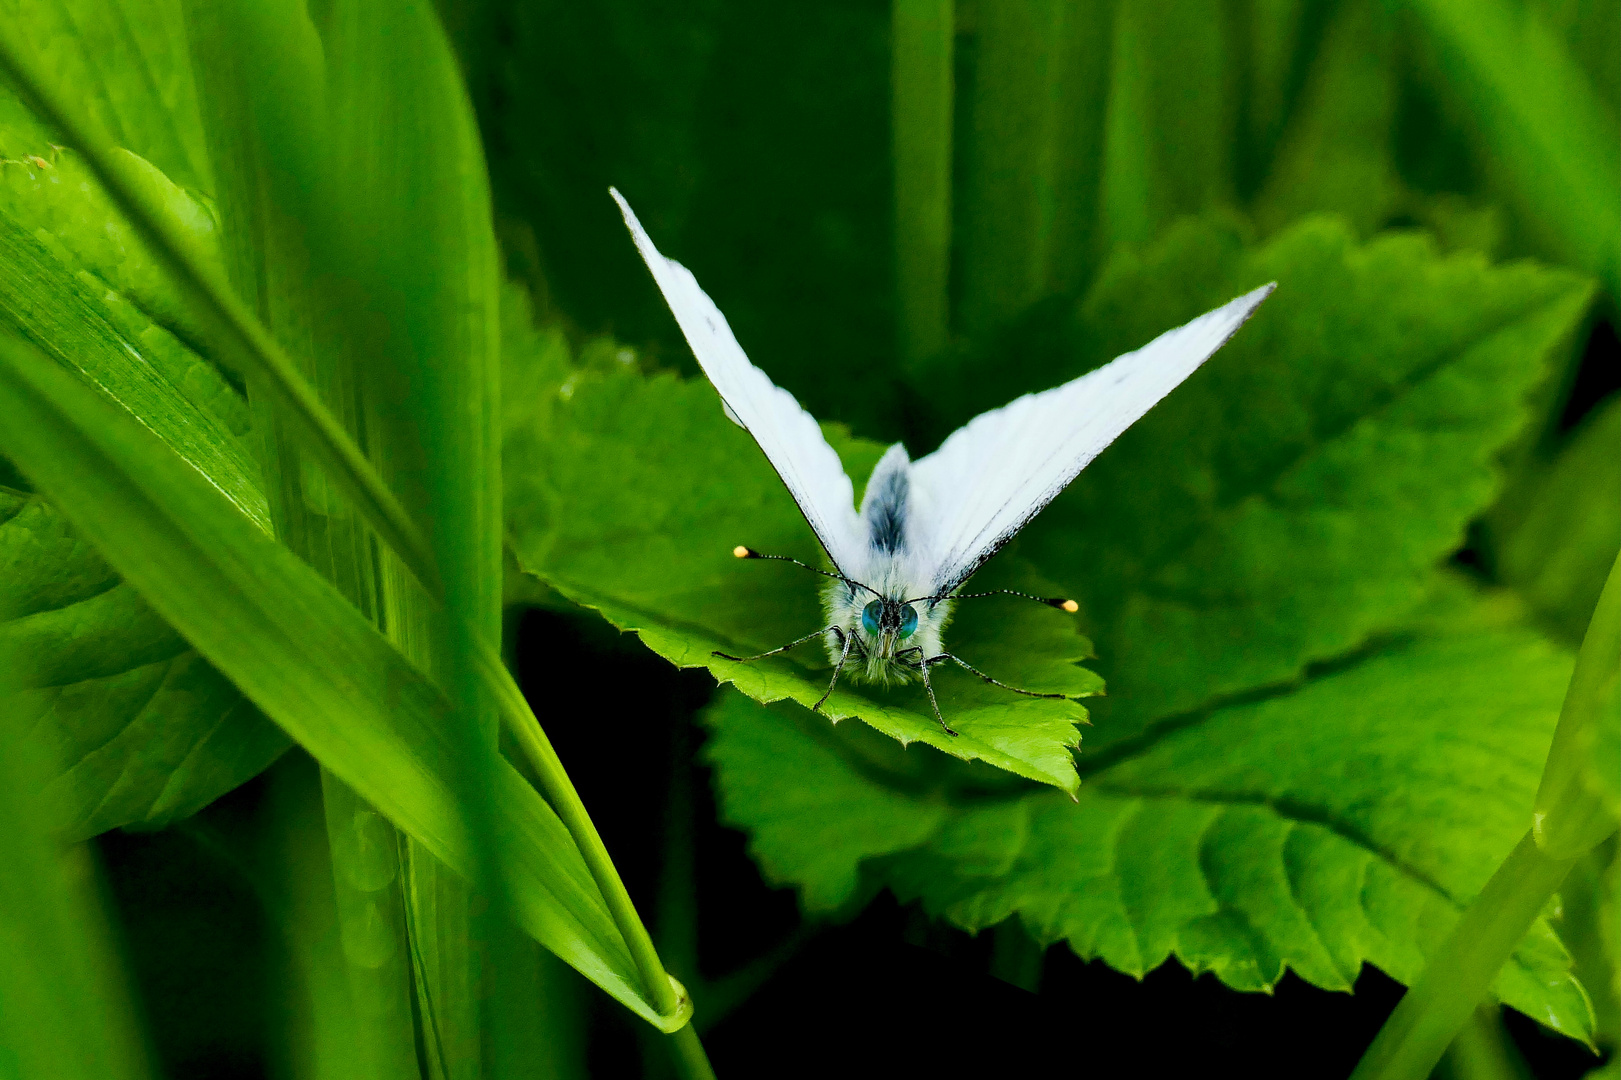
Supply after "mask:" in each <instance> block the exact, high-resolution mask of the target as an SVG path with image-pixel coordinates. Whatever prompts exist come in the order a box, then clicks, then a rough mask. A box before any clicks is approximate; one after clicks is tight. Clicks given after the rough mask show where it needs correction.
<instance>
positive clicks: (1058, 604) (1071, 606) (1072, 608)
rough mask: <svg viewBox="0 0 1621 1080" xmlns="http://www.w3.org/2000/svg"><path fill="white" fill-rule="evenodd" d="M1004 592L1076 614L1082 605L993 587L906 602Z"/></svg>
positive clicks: (967, 598) (1054, 597)
mask: <svg viewBox="0 0 1621 1080" xmlns="http://www.w3.org/2000/svg"><path fill="white" fill-rule="evenodd" d="M1003 593H1006V594H1007V595H1008V596H1022V597H1024V598H1025V599H1026V600H1034V601H1035V602H1036V603H1038V604H1046V605H1047V606H1048V607H1055V608H1057V609H1058V610H1060V611H1067V612H1069V613H1070V614H1074V613H1075V612H1077V611H1079V610H1081V605H1079V604H1077V603H1076V602H1075V601H1073V600H1070V599H1067V598H1066V597H1062V596H1036V595H1034V594H1033V593H1027V592H1020V591H1019V590H1017V589H992V590H991V591H990V592H971V593H950V594H947V595H945V596H919V597H917V598H916V599H914V600H908V601H906V603H908V604H920V603H922V602H923V601H925V600H928V601H930V602H931V603H936V604H938V603H939V602H940V601H942V600H972V599H974V598H975V597H977V596H1000V595H1001V594H1003Z"/></svg>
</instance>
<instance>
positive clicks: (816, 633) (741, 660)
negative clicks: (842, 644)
mask: <svg viewBox="0 0 1621 1080" xmlns="http://www.w3.org/2000/svg"><path fill="white" fill-rule="evenodd" d="M828 631H832V632H833V633H835V634H838V635H839V637H840V638H841V639H842V638H843V637H844V631H843V630H841V629H839V628H838V627H837V626H830V627H828V628H827V630H813V631H812V632H811V633H809V634H806V635H805V636H804V637H802V638H796V639H795V640H793V641H790V642H789V643H788V644H786V645H779V646H778V647H777V648H775V649H772V650H771V651H770V652H763V653H756V654H755V655H753V656H733V655H732V654H731V653H723V652H721V651H720V650H719V649H716V650H715V651H714V652H711V653H710V654H709V655H710V656H718V657H720V658H721V659H722V660H730V661H732V662H733V663H737V664H747V663H750V662H752V661H755V660H764V659H765V658H766V657H768V656H776V655H777V654H778V653H785V652H787V651H788V650H789V649H793V648H797V647H799V646H800V645H803V644H805V642H807V641H810V640H812V639H814V638H819V637H821V636H822V635H823V634H825V633H827V632H828Z"/></svg>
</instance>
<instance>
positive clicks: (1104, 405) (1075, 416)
mask: <svg viewBox="0 0 1621 1080" xmlns="http://www.w3.org/2000/svg"><path fill="white" fill-rule="evenodd" d="M608 190H609V192H610V193H611V194H612V195H613V197H614V200H615V201H616V202H618V203H619V209H620V210H621V211H622V212H623V213H624V215H625V224H626V226H628V227H629V228H630V234H631V236H632V237H633V238H634V239H635V241H636V248H637V250H639V251H640V252H641V253H642V258H643V259H644V260H646V262H647V267H648V269H649V270H651V271H652V272H653V280H654V281H656V282H658V286H659V289H660V290H661V291H662V292H663V293H664V299H665V301H666V302H667V303H669V305H670V310H671V312H673V313H674V314H675V321H676V322H677V323H679V324H680V325H681V332H682V333H683V334H685V335H686V338H687V343H688V344H689V345H691V346H692V351H693V353H694V355H696V356H697V358H698V365H699V366H700V367H702V368H703V370H704V374H705V375H707V376H709V381H710V382H711V383H713V384H714V385H715V389H716V390H718V391H719V392H720V397H721V402H722V403H723V404H724V406H725V408H726V415H727V416H729V417H731V418H732V420H733V421H734V422H735V423H736V424H737V425H738V426H740V427H741V428H743V430H745V431H747V432H748V433H749V434H750V435H752V436H753V437H754V441H755V442H757V443H759V444H760V449H761V450H763V451H764V452H765V456H766V459H767V460H768V461H770V462H771V466H772V468H774V469H776V470H777V475H778V476H779V477H781V478H782V482H783V484H784V485H785V486H786V487H787V488H788V493H789V494H790V495H792V496H793V497H794V501H795V502H796V503H798V504H799V509H800V511H801V512H802V513H804V515H805V520H806V521H808V522H809V523H810V527H811V530H812V531H813V532H815V533H816V539H818V540H819V541H821V543H822V549H823V550H824V551H826V552H827V557H828V558H829V559H830V560H831V561H832V563H833V569H834V572H833V573H828V572H827V571H824V570H819V571H817V572H818V573H822V574H825V575H826V576H827V577H830V578H833V579H834V580H833V581H832V582H831V583H830V584H829V585H828V587H827V589H826V591H825V592H824V595H823V603H824V606H825V609H826V611H827V622H828V625H827V627H826V629H823V630H817V631H815V632H813V633H810V634H807V635H805V636H804V637H802V638H800V639H799V640H798V641H793V642H790V643H789V644H787V645H784V646H782V648H780V649H773V650H771V651H770V652H767V653H761V654H760V655H759V656H749V657H735V656H727V655H726V654H724V653H716V655H717V656H722V657H725V659H728V660H759V659H761V658H762V657H766V656H774V655H776V654H777V653H781V652H786V651H787V650H789V649H792V648H794V647H796V646H798V645H803V644H804V643H805V642H808V641H811V640H812V639H814V638H818V637H821V638H823V639H824V640H825V641H826V645H827V650H828V655H829V657H830V658H831V659H832V661H833V664H834V668H833V679H832V681H831V682H830V683H829V684H828V687H827V693H826V694H823V695H822V698H821V700H820V701H818V702H817V703H816V707H818V708H819V707H820V706H821V705H822V703H823V702H825V701H826V700H827V698H828V695H829V694H831V693H832V692H833V687H834V686H835V685H837V683H838V681H839V675H840V673H841V672H842V671H843V670H844V667H845V664H846V662H847V661H849V660H850V659H851V654H852V653H853V654H854V656H855V659H856V662H857V663H858V664H859V665H860V666H859V667H857V668H856V673H859V674H861V675H864V676H865V677H866V678H867V679H869V680H872V681H874V682H880V683H887V682H890V681H908V680H910V679H911V678H913V677H914V676H917V677H921V678H922V680H923V684H924V686H925V687H926V688H927V690H928V693H929V702H930V704H931V705H933V707H934V714H935V717H936V718H937V719H939V721H940V726H941V727H943V728H945V729H946V732H947V734H950V735H955V734H956V732H955V731H952V730H951V727H950V725H948V724H947V723H946V721H945V717H944V716H942V715H941V714H940V705H939V703H938V702H937V701H936V700H935V696H934V686H933V683H932V682H931V681H930V678H929V669H930V668H931V667H933V666H934V665H935V664H938V663H942V662H944V661H947V660H949V661H951V662H952V663H955V664H957V665H959V666H961V667H963V668H965V669H967V670H968V671H970V672H972V673H973V674H975V675H977V676H979V677H980V678H981V679H984V680H985V681H986V682H990V683H995V684H996V685H998V686H1003V687H1006V688H1007V689H1009V690H1014V691H1015V692H1017V693H1021V694H1030V695H1031V696H1034V697H1062V696H1063V695H1061V694H1034V693H1033V692H1032V691H1029V690H1019V689H1018V688H1017V687H1012V686H1008V685H1007V684H1006V683H1001V682H997V680H995V679H993V678H991V677H990V676H989V675H986V674H985V673H984V672H982V671H980V670H979V669H978V668H975V667H973V666H972V665H970V664H968V663H967V662H966V661H964V660H962V659H960V658H959V657H956V656H953V655H952V654H951V653H948V652H946V651H945V650H944V649H943V648H942V647H941V643H940V635H941V631H943V630H944V629H945V626H946V622H947V620H948V619H949V618H950V617H951V602H952V601H953V600H959V599H963V598H964V597H965V596H988V595H991V594H990V593H968V594H964V593H958V592H957V591H956V590H957V589H958V588H959V587H961V586H962V584H963V583H964V582H965V581H967V580H968V578H969V577H971V576H972V575H973V573H974V571H976V570H978V569H979V568H980V567H981V566H982V565H984V563H985V561H986V560H987V559H989V558H990V557H991V556H992V555H995V554H996V553H997V551H999V550H1000V549H1001V547H1002V545H1004V544H1006V543H1007V542H1008V541H1009V540H1011V539H1012V538H1013V536H1014V535H1015V534H1016V533H1017V532H1018V531H1019V530H1020V529H1022V528H1024V526H1025V525H1026V524H1028V523H1029V521H1030V519H1031V518H1033V517H1035V516H1036V515H1037V514H1038V513H1040V512H1041V510H1042V508H1043V507H1045V506H1046V505H1047V504H1048V503H1050V502H1052V501H1053V499H1054V498H1056V497H1057V496H1058V493H1059V492H1061V491H1063V490H1064V488H1065V487H1066V486H1068V484H1069V482H1070V481H1071V480H1073V479H1075V477H1076V475H1077V474H1079V473H1080V471H1081V470H1082V469H1084V468H1086V466H1087V465H1088V464H1089V463H1090V462H1091V461H1092V459H1093V458H1095V457H1097V455H1098V454H1099V453H1100V452H1101V451H1102V450H1103V448H1104V447H1106V446H1108V445H1109V444H1110V443H1111V442H1113V441H1114V440H1115V438H1116V437H1118V436H1119V435H1120V433H1121V432H1123V431H1125V430H1126V428H1128V427H1130V426H1131V425H1132V424H1133V423H1135V422H1136V421H1137V419H1138V418H1139V417H1141V416H1142V415H1143V414H1144V413H1146V412H1147V411H1148V410H1149V409H1151V408H1153V407H1154V405H1155V404H1156V403H1158V402H1159V400H1160V399H1161V398H1163V397H1164V396H1165V395H1166V394H1168V393H1170V392H1171V391H1172V390H1174V389H1175V388H1176V386H1177V384H1179V383H1180V382H1182V380H1183V379H1186V378H1187V377H1188V376H1189V375H1192V374H1193V372H1194V371H1195V370H1197V369H1198V367H1199V365H1200V364H1203V363H1204V362H1205V361H1206V360H1207V359H1209V358H1210V356H1211V355H1212V354H1213V353H1214V352H1215V351H1216V350H1217V349H1219V348H1221V347H1222V345H1224V344H1226V342H1227V340H1228V339H1229V338H1230V337H1232V336H1233V334H1234V333H1236V332H1237V330H1238V328H1239V327H1240V326H1242V325H1243V323H1244V320H1246V319H1248V318H1249V317H1250V315H1251V314H1252V313H1253V312H1254V311H1255V309H1256V308H1257V307H1258V306H1260V303H1261V301H1262V300H1265V299H1266V298H1267V296H1268V295H1269V294H1270V293H1271V292H1272V290H1273V288H1275V287H1276V283H1275V282H1274V283H1273V284H1270V285H1264V286H1262V287H1261V288H1259V289H1256V290H1255V291H1254V292H1250V293H1246V294H1245V295H1243V296H1240V297H1239V298H1238V299H1236V300H1233V301H1231V302H1229V303H1227V304H1224V305H1223V306H1221V307H1219V308H1217V309H1216V310H1214V311H1211V312H1209V313H1207V314H1204V315H1201V316H1199V317H1198V318H1197V319H1194V320H1193V321H1192V322H1190V323H1188V324H1187V325H1186V326H1182V327H1179V328H1177V329H1175V330H1170V331H1167V332H1166V333H1163V334H1161V335H1160V336H1159V337H1157V338H1155V339H1154V340H1153V341H1151V342H1149V343H1148V344H1147V345H1145V346H1143V347H1142V348H1140V349H1138V350H1137V351H1136V352H1130V353H1126V354H1125V355H1124V356H1121V357H1119V358H1117V359H1116V360H1114V361H1112V362H1111V363H1108V364H1105V365H1104V366H1103V367H1100V368H1098V369H1097V370H1095V371H1091V372H1088V373H1087V374H1085V375H1082V376H1081V377H1080V378H1078V379H1073V380H1071V381H1069V382H1067V383H1065V384H1064V385H1062V386H1057V387H1054V388H1053V389H1051V390H1045V391H1043V392H1041V393H1039V394H1026V395H1025V396H1024V397H1021V398H1019V399H1017V400H1015V401H1013V402H1011V403H1010V404H1007V405H1004V406H1003V407H1002V408H1000V409H993V410H991V411H990V412H986V413H981V414H980V415H979V416H976V417H975V418H974V419H972V420H970V421H969V422H968V423H967V424H965V425H963V426H962V427H960V428H958V429H957V431H955V432H954V433H953V434H952V435H951V437H950V438H948V439H946V441H945V442H944V443H942V444H941V446H940V448H939V449H938V450H936V451H935V452H934V453H932V454H930V455H928V456H927V457H924V458H921V459H919V460H917V461H912V460H911V459H910V458H909V457H908V456H907V454H906V448H905V447H903V446H902V445H901V444H899V443H896V444H895V445H894V446H891V447H890V448H889V450H888V451H887V452H886V453H885V454H884V456H883V458H882V459H881V460H880V461H879V462H878V464H877V466H875V467H874V468H873V471H872V476H871V477H870V478H869V479H868V481H867V490H866V494H865V495H864V496H863V497H862V500H861V509H860V511H859V512H857V510H856V508H855V491H854V488H853V487H852V486H851V483H850V478H849V477H848V476H846V475H845V474H844V467H843V465H841V464H840V462H839V456H838V454H837V453H835V452H834V450H833V448H832V447H831V446H829V445H828V444H827V440H825V439H824V438H822V430H821V428H820V427H819V426H818V425H817V423H816V420H815V419H814V418H813V417H812V416H811V415H810V413H808V412H806V411H805V410H804V409H803V408H801V407H800V405H799V402H797V401H795V400H794V396H793V395H792V394H790V393H788V391H786V390H784V389H782V388H781V387H779V386H776V385H774V384H773V383H772V382H771V380H770V379H768V378H767V377H766V375H765V372H763V371H761V370H760V369H759V368H757V367H755V366H754V365H753V364H751V363H749V359H748V357H747V356H745V355H743V350H742V348H740V347H739V346H738V344H737V339H736V338H734V337H733V336H732V330H731V327H729V326H728V325H727V324H726V318H725V316H723V315H722V314H721V313H720V310H719V309H718V308H716V307H715V303H714V301H712V300H710V299H709V297H708V296H707V295H705V293H704V291H703V290H702V289H701V288H699V287H698V282H697V281H696V280H695V279H694V278H693V276H692V273H691V272H690V271H688V270H687V268H686V267H684V266H682V265H681V264H680V263H678V262H675V261H674V260H672V259H666V258H665V257H664V256H662V255H660V254H659V252H658V249H657V248H655V247H654V246H653V241H652V240H650V239H648V236H647V233H646V232H645V231H643V229H642V225H641V222H639V221H637V220H636V215H635V214H634V213H632V212H631V209H630V206H629V204H627V203H626V202H625V200H624V197H623V196H621V195H620V194H619V192H618V191H616V190H614V189H612V188H609V189H608ZM734 554H736V555H737V556H738V557H739V558H765V559H784V558H785V557H784V556H780V555H761V554H759V553H758V552H756V551H753V550H752V549H750V548H747V547H738V548H736V549H734ZM785 561H788V562H798V560H797V559H786V560H785ZM799 565H801V566H804V565H805V564H804V563H800V564H799ZM807 569H811V570H815V569H816V568H815V567H807ZM995 591H996V592H999V593H1001V592H1011V590H1007V589H998V590H995ZM1016 595H1025V594H1022V593H1020V594H1016ZM1031 599H1037V600H1042V601H1043V602H1044V603H1047V604H1051V605H1052V606H1054V607H1059V608H1063V609H1064V610H1066V611H1075V610H1077V605H1076V604H1075V602H1074V601H1072V600H1063V599H1045V598H1042V597H1031Z"/></svg>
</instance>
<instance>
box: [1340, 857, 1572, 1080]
mask: <svg viewBox="0 0 1621 1080" xmlns="http://www.w3.org/2000/svg"><path fill="white" fill-rule="evenodd" d="M1575 862H1576V860H1575V859H1573V858H1572V859H1554V858H1550V857H1549V856H1548V855H1547V854H1546V853H1544V852H1543V850H1542V849H1541V848H1540V847H1538V846H1537V842H1536V840H1535V838H1533V837H1532V835H1531V833H1530V832H1529V831H1527V832H1526V834H1525V836H1524V837H1523V838H1522V839H1521V840H1520V842H1519V845H1518V846H1516V847H1515V849H1514V850H1513V852H1511V853H1510V854H1509V857H1508V858H1507V859H1504V860H1503V864H1502V865H1501V866H1499V867H1498V868H1497V872H1496V873H1495V874H1493V875H1492V877H1491V880H1490V881H1488V882H1487V883H1486V887H1485V888H1484V889H1482V890H1481V891H1480V895H1479V896H1478V897H1476V898H1475V902H1474V903H1473V904H1471V905H1470V906H1469V909H1468V910H1467V911H1465V912H1464V913H1463V916H1462V917H1461V918H1460V919H1459V920H1458V924H1457V925H1456V926H1454V927H1453V928H1452V933H1451V934H1449V935H1448V936H1447V939H1446V941H1445V942H1443V943H1442V945H1441V947H1440V949H1439V950H1438V951H1437V952H1436V953H1435V955H1434V956H1432V957H1431V958H1430V962H1429V964H1428V965H1426V966H1425V968H1424V973H1423V974H1422V975H1420V976H1419V978H1418V981H1417V982H1415V983H1413V985H1412V986H1411V987H1410V988H1409V989H1408V991H1407V993H1406V994H1405V995H1403V997H1402V999H1401V1001H1400V1002H1398V1003H1397V1005H1396V1009H1395V1011H1394V1012H1392V1013H1391V1014H1390V1018H1389V1019H1388V1020H1386V1021H1385V1025H1384V1027H1382V1028H1380V1029H1379V1034H1378V1036H1377V1037H1376V1038H1375V1039H1374V1040H1373V1045H1371V1046H1369V1047H1368V1050H1367V1052H1366V1053H1365V1054H1363V1055H1362V1060H1361V1061H1360V1062H1358V1063H1357V1067H1356V1071H1355V1072H1353V1073H1352V1074H1351V1080H1424V1078H1425V1077H1427V1076H1429V1075H1430V1072H1431V1070H1433V1069H1434V1068H1435V1066H1436V1063H1437V1062H1439V1061H1440V1060H1441V1055H1442V1054H1444V1053H1445V1052H1446V1049H1447V1047H1448V1046H1449V1045H1450V1044H1451V1043H1452V1040H1453V1038H1454V1037H1455V1036H1456V1035H1457V1034H1458V1031H1459V1029H1461V1028H1462V1027H1463V1025H1464V1023H1465V1022H1466V1021H1467V1020H1468V1019H1469V1016H1470V1014H1471V1013H1473V1012H1474V1010H1475V1006H1476V1005H1478V1004H1479V1003H1480V1000H1481V999H1482V998H1484V997H1485V996H1486V993H1487V991H1488V990H1489V988H1490V987H1491V983H1492V980H1493V979H1495V978H1496V977H1497V972H1498V971H1499V970H1500V969H1501V968H1502V966H1503V964H1504V963H1505V962H1506V961H1507V960H1508V958H1509V955H1510V954H1511V953H1512V952H1513V951H1514V947H1515V946H1516V945H1518V944H1519V943H1520V940H1521V939H1522V938H1524V937H1525V932H1526V931H1527V930H1529V929H1530V928H1531V923H1532V922H1533V921H1534V920H1535V919H1536V917H1537V915H1538V913H1540V912H1541V911H1542V906H1543V905H1544V904H1546V903H1547V902H1548V898H1549V897H1550V896H1552V895H1553V894H1554V890H1555V889H1557V888H1559V883H1560V882H1562V881H1564V880H1565V875H1566V874H1567V873H1568V872H1569V871H1570V868H1571V867H1572V866H1573V865H1575Z"/></svg>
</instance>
